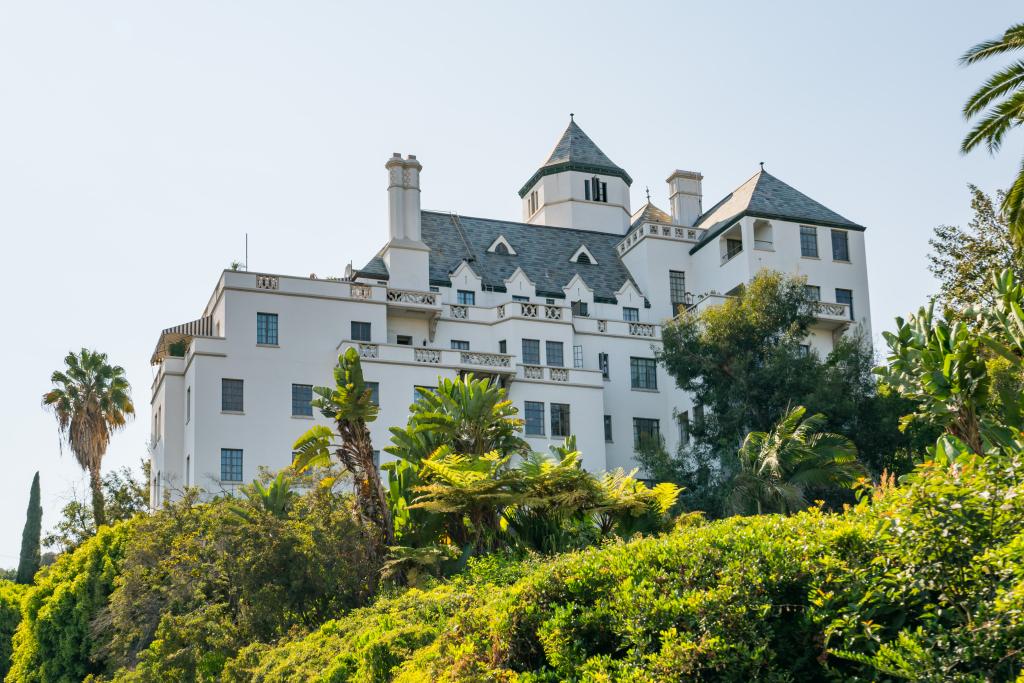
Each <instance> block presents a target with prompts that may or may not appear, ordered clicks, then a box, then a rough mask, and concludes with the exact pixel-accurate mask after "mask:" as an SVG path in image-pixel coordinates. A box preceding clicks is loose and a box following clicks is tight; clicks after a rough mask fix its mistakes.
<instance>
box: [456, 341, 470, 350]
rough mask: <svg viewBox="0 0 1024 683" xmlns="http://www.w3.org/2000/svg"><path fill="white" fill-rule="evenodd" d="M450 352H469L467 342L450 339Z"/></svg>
mask: <svg viewBox="0 0 1024 683" xmlns="http://www.w3.org/2000/svg"><path fill="white" fill-rule="evenodd" d="M452 350H454V351H469V342H468V341H463V340H462V339H452Z"/></svg>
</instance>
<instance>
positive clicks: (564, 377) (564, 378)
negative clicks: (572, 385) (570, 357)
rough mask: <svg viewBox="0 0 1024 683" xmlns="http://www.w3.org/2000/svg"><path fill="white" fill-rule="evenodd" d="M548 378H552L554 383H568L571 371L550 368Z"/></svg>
mask: <svg viewBox="0 0 1024 683" xmlns="http://www.w3.org/2000/svg"><path fill="white" fill-rule="evenodd" d="M548 377H550V378H551V381H552V382H568V381H569V371H568V370H567V369H565V368H549V369H548Z"/></svg>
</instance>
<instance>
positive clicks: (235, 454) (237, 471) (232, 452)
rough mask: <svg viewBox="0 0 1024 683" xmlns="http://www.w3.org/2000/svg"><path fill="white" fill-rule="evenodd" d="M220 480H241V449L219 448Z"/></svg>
mask: <svg viewBox="0 0 1024 683" xmlns="http://www.w3.org/2000/svg"><path fill="white" fill-rule="evenodd" d="M220 480H221V481H242V449H241V448H222V449H220Z"/></svg>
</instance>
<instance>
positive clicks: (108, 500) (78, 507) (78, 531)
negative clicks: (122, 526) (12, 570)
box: [43, 460, 149, 552]
mask: <svg viewBox="0 0 1024 683" xmlns="http://www.w3.org/2000/svg"><path fill="white" fill-rule="evenodd" d="M147 510H149V460H143V461H142V463H141V476H136V473H135V472H133V471H132V470H131V469H130V468H128V467H121V468H120V469H117V470H113V471H112V472H107V473H106V474H104V475H103V512H104V514H105V515H106V518H107V524H115V523H117V522H120V521H123V520H126V519H131V518H132V517H134V516H136V515H137V514H139V513H142V512H145V511H147ZM94 535H96V521H95V520H94V519H93V517H92V506H91V505H90V504H89V502H88V501H87V500H86V501H83V500H80V499H79V497H78V492H77V491H74V490H73V491H72V493H71V500H69V501H68V502H67V503H66V504H65V505H64V507H63V508H61V511H60V516H59V517H58V518H57V523H56V524H55V525H54V526H53V528H51V529H50V530H49V532H48V533H47V534H46V536H45V537H44V538H43V545H44V546H46V547H47V548H55V549H57V550H59V551H60V552H68V551H70V550H74V549H75V548H77V547H78V546H79V545H81V544H82V543H83V542H84V541H86V540H87V539H89V538H92V537H93V536H94Z"/></svg>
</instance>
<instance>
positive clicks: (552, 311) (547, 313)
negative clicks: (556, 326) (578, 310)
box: [544, 306, 562, 320]
mask: <svg viewBox="0 0 1024 683" xmlns="http://www.w3.org/2000/svg"><path fill="white" fill-rule="evenodd" d="M544 317H545V318H546V319H547V320H561V319H562V309H561V308H559V307H558V306H545V307H544Z"/></svg>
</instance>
